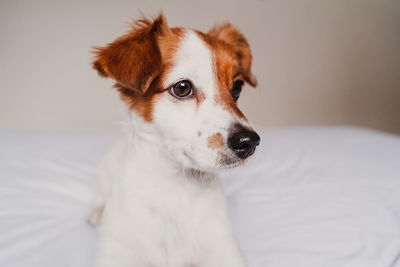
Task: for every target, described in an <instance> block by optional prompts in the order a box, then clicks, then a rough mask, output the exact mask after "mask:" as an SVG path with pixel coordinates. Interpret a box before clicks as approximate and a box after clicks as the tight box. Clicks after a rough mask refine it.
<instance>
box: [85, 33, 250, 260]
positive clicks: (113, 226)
mask: <svg viewBox="0 0 400 267" xmlns="http://www.w3.org/2000/svg"><path fill="white" fill-rule="evenodd" d="M214 68H215V66H214V65H213V55H212V52H211V50H210V49H209V48H208V47H207V46H206V45H205V44H204V42H203V41H202V40H201V39H200V38H199V37H198V36H197V35H196V33H194V32H192V31H186V32H185V37H184V39H183V41H182V43H181V44H180V47H179V49H178V51H177V53H176V55H175V66H174V68H173V69H172V70H171V71H170V73H169V75H168V76H167V78H166V80H165V81H164V85H165V87H166V88H167V87H168V86H170V85H171V84H173V83H174V82H176V81H178V80H180V79H190V80H191V81H192V83H193V84H194V86H195V87H196V88H197V89H198V90H201V93H202V94H203V95H204V97H205V98H204V100H203V101H202V103H201V104H200V105H198V106H197V105H196V103H195V100H194V99H186V100H177V99H174V98H173V97H172V96H171V95H170V94H169V93H168V92H165V93H163V94H162V96H161V97H160V98H158V99H157V102H156V104H155V107H154V113H153V120H152V122H150V123H149V122H144V121H143V120H142V119H141V117H139V116H138V115H136V114H135V112H131V124H132V132H130V134H129V135H128V136H127V137H126V138H125V139H123V140H121V141H120V142H118V143H117V144H116V145H115V146H114V147H113V149H112V150H111V152H110V153H109V155H108V156H107V157H106V159H105V160H104V161H103V163H102V165H101V167H100V177H99V178H100V183H99V184H100V190H99V193H98V195H97V197H96V198H95V205H94V210H93V212H92V214H91V215H90V217H89V220H90V221H91V222H92V223H98V222H99V218H100V216H101V213H102V209H103V206H104V203H105V202H106V200H107V203H106V206H105V209H104V213H103V217H102V223H101V228H100V238H99V243H98V253H97V259H96V266H97V267H110V266H113V267H114V266H115V267H150V266H152V267H243V266H245V263H244V260H243V257H242V255H241V253H240V251H239V248H238V246H237V244H236V242H235V239H234V237H233V234H232V230H231V226H230V223H229V220H228V217H227V212H226V206H225V199H224V196H223V192H222V189H221V184H220V182H219V179H218V177H217V176H216V174H215V172H216V171H217V169H218V168H221V167H224V166H222V165H221V163H220V162H219V156H220V155H221V153H222V154H224V155H227V156H230V157H233V156H234V155H233V153H232V152H231V151H230V149H229V148H228V146H227V145H226V140H227V137H228V134H229V133H228V131H229V128H230V127H232V125H233V124H234V123H235V122H238V118H235V117H234V116H233V115H232V114H230V113H229V112H227V111H226V110H224V109H223V107H221V106H219V105H218V104H217V103H216V101H215V96H216V94H217V85H216V77H215V74H214V73H215V71H214ZM199 133H201V135H200V136H199ZM215 133H220V134H221V135H222V136H223V139H224V143H225V144H224V146H223V147H222V148H218V149H216V148H211V147H209V145H208V137H210V136H212V135H213V134H215ZM111 185H112V186H111Z"/></svg>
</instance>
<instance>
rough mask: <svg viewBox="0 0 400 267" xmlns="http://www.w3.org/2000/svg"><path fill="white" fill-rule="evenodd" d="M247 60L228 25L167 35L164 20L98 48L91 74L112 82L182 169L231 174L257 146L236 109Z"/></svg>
mask: <svg viewBox="0 0 400 267" xmlns="http://www.w3.org/2000/svg"><path fill="white" fill-rule="evenodd" d="M251 61H252V56H251V52H250V48H249V44H248V42H247V41H246V39H245V38H244V36H243V35H242V34H241V33H240V32H239V31H238V30H237V29H236V28H235V27H233V26H232V25H231V24H229V23H226V24H221V25H217V26H215V27H214V28H212V29H211V30H210V31H209V32H208V33H202V32H199V31H195V30H189V29H184V28H169V27H168V25H167V22H166V19H165V17H164V16H163V15H160V16H158V17H157V18H156V19H154V20H152V21H151V20H147V19H142V20H139V21H137V22H136V23H135V24H134V26H133V28H132V30H131V31H130V32H129V33H127V34H126V35H124V36H122V37H120V38H118V39H117V40H115V41H114V42H113V43H111V44H109V45H107V46H106V47H104V48H97V51H96V60H95V61H94V63H93V67H94V68H95V69H96V70H97V71H98V73H99V75H100V76H102V77H110V78H112V79H114V80H115V82H116V85H115V86H116V88H117V89H118V90H119V92H120V94H121V98H122V100H123V101H124V102H126V103H127V104H128V107H129V109H130V111H131V113H132V115H133V117H134V118H135V120H139V121H140V123H141V124H145V125H146V129H147V130H148V129H151V130H150V131H151V132H152V133H153V134H155V135H157V136H158V137H159V140H162V144H163V145H165V150H166V151H167V152H168V154H169V155H170V156H171V157H172V158H173V159H174V160H176V161H177V162H178V163H179V164H182V165H183V166H184V167H187V168H194V169H199V170H206V171H209V170H213V169H216V168H220V167H232V166H236V165H238V164H240V163H242V162H244V161H245V159H246V158H248V157H249V156H250V155H252V154H253V152H254V150H255V148H256V146H257V145H258V144H259V141H260V138H259V136H258V135H257V133H256V132H254V131H253V129H252V127H251V126H250V125H249V123H248V121H247V119H246V117H245V116H244V115H243V113H242V112H241V111H240V110H239V108H238V107H237V100H238V98H239V96H240V92H241V89H242V86H243V85H244V83H245V82H246V83H248V84H250V85H251V86H253V87H255V86H256V85H257V81H256V78H255V76H254V75H253V74H252V73H251Z"/></svg>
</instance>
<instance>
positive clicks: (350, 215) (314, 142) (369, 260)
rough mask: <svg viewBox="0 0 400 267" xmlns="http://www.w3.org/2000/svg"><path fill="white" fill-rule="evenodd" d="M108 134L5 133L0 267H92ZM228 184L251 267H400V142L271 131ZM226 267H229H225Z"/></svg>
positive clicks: (343, 132)
mask: <svg viewBox="0 0 400 267" xmlns="http://www.w3.org/2000/svg"><path fill="white" fill-rule="evenodd" d="M116 136H117V134H115V133H109V132H91V133H45V132H30V131H29V132H28V131H16V130H0V149H1V150H0V266H1V267H22V266H24V267H25V266H29V267H36V266H37V267H39V266H40V267H50V266H51V267H54V266H57V267H64V266H71V267H81V266H82V267H83V266H85V267H88V266H92V262H93V257H94V250H95V240H96V235H97V232H96V230H94V229H93V228H91V227H90V226H88V225H87V224H86V222H85V218H86V215H87V213H88V211H89V204H90V200H91V195H92V194H93V190H94V188H95V171H96V163H97V162H98V160H99V158H100V157H101V155H102V154H103V153H104V152H105V151H106V149H107V147H108V145H109V144H110V143H111V142H112V141H113V140H114V138H115V137H116ZM261 138H262V141H261V146H260V148H259V150H258V151H257V153H256V157H255V159H254V160H253V161H252V162H251V163H250V164H249V165H248V166H246V167H243V168H239V169H236V170H232V171H229V172H228V173H225V174H224V175H223V182H224V186H225V192H226V195H227V198H228V207H229V212H230V216H231V218H232V222H233V227H234V230H235V233H236V235H237V239H238V241H239V244H240V246H241V248H242V251H243V253H244V255H245V257H246V259H247V262H248V264H249V266H250V267H268V266H273V267H286V266H287V267H289V266H290V267H302V266H304V267H306V266H307V267H330V266H332V267H340V266H359V267H379V266H382V267H389V266H392V267H395V266H397V267H399V266H400V137H399V136H394V135H388V134H383V133H380V132H375V131H371V130H366V129H360V128H340V127H330V128H294V129H264V130H263V131H261ZM221 267H222V266H221Z"/></svg>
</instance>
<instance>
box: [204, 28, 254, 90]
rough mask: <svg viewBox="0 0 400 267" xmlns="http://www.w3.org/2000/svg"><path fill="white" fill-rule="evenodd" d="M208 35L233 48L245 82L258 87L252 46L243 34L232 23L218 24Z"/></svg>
mask: <svg viewBox="0 0 400 267" xmlns="http://www.w3.org/2000/svg"><path fill="white" fill-rule="evenodd" d="M208 34H209V35H210V36H212V37H214V38H217V39H219V40H222V41H224V42H225V43H227V44H229V45H231V46H232V48H233V50H234V52H235V53H236V56H237V57H238V59H239V64H240V68H241V72H242V74H243V76H244V79H245V81H246V82H247V83H249V84H250V85H251V86H253V87H256V86H257V79H256V77H255V76H254V75H253V73H251V62H252V56H251V51H250V46H249V43H248V42H247V40H246V38H245V37H244V36H243V34H241V33H240V32H239V30H238V29H236V28H235V27H234V26H233V25H232V24H230V23H223V24H217V25H215V26H214V27H213V28H212V29H211V30H210V31H209V32H208Z"/></svg>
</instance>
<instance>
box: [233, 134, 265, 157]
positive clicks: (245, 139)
mask: <svg viewBox="0 0 400 267" xmlns="http://www.w3.org/2000/svg"><path fill="white" fill-rule="evenodd" d="M228 143H229V145H230V147H231V148H232V149H233V151H235V153H236V155H237V156H238V157H239V158H241V159H245V158H247V157H249V156H251V155H252V154H253V153H254V151H255V150H256V146H258V145H259V144H260V137H259V136H258V134H257V133H256V132H254V131H249V130H242V131H240V132H237V133H234V134H232V135H231V136H230V137H229V139H228Z"/></svg>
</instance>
